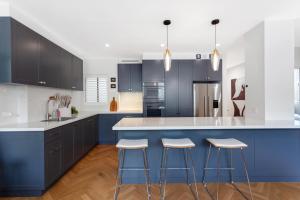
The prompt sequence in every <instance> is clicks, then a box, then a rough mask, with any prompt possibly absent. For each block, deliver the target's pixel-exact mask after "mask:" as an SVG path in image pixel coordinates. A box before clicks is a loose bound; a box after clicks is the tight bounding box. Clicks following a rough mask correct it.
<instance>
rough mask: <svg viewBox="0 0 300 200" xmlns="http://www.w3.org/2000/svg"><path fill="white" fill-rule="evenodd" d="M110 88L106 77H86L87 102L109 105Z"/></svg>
mask: <svg viewBox="0 0 300 200" xmlns="http://www.w3.org/2000/svg"><path fill="white" fill-rule="evenodd" d="M107 90H108V88H107V78H106V77H86V82H85V102H86V103H103V104H104V103H107V99H108V91H107Z"/></svg>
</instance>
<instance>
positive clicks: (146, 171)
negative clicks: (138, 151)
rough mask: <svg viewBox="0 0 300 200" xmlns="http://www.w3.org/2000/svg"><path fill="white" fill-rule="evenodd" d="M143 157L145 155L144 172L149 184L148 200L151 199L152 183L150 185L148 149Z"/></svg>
mask: <svg viewBox="0 0 300 200" xmlns="http://www.w3.org/2000/svg"><path fill="white" fill-rule="evenodd" d="M143 155H144V172H145V178H146V184H147V187H146V188H147V194H148V200H150V199H151V185H150V184H151V183H150V176H149V166H148V157H147V152H146V149H143Z"/></svg>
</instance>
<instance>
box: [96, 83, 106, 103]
mask: <svg viewBox="0 0 300 200" xmlns="http://www.w3.org/2000/svg"><path fill="white" fill-rule="evenodd" d="M107 99H108V92H107V79H106V78H103V77H102V78H100V77H98V102H99V103H107Z"/></svg>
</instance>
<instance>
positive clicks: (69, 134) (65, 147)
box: [0, 116, 98, 196]
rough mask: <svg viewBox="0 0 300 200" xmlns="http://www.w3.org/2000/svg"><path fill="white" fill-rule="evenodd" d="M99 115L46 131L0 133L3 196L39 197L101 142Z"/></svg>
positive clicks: (0, 173) (0, 166)
mask: <svg viewBox="0 0 300 200" xmlns="http://www.w3.org/2000/svg"><path fill="white" fill-rule="evenodd" d="M97 123H98V116H95V117H90V118H87V119H83V120H79V121H76V122H73V123H70V124H67V125H64V126H61V127H58V128H54V129H51V130H47V131H45V132H0V160H1V164H0V186H1V189H0V196H39V195H42V194H43V193H44V192H45V191H46V190H47V189H48V188H49V187H50V186H51V185H53V183H55V181H57V180H58V179H59V178H60V177H61V176H62V175H64V173H65V172H66V171H67V170H68V169H69V168H70V167H72V166H73V165H74V164H75V163H76V162H77V161H78V160H79V159H80V158H82V157H83V156H84V155H85V154H86V153H88V152H89V150H91V149H92V148H93V147H94V146H95V145H96V144H97V143H98V131H97Z"/></svg>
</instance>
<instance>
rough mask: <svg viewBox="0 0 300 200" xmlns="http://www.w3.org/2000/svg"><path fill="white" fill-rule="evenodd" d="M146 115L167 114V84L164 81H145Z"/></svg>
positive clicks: (144, 107)
mask: <svg viewBox="0 0 300 200" xmlns="http://www.w3.org/2000/svg"><path fill="white" fill-rule="evenodd" d="M143 94H144V105H143V111H144V112H143V113H144V117H164V116H165V85H164V83H163V82H144V83H143Z"/></svg>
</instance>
